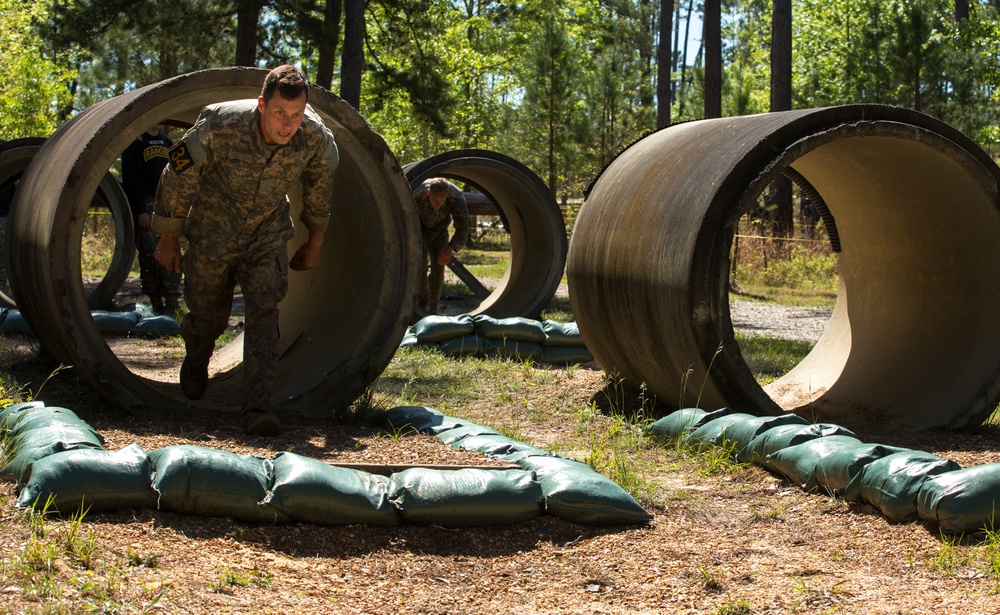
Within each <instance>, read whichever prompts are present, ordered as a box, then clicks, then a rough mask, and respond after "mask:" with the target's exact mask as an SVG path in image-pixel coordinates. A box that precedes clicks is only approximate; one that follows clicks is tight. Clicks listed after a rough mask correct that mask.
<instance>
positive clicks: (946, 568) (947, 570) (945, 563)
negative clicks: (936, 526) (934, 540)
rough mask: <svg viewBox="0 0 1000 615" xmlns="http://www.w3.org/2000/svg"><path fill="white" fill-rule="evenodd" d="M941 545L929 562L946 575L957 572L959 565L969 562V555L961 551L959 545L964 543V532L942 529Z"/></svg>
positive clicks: (932, 566)
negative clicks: (955, 532)
mask: <svg viewBox="0 0 1000 615" xmlns="http://www.w3.org/2000/svg"><path fill="white" fill-rule="evenodd" d="M940 535H941V547H940V548H939V549H938V553H937V555H936V556H935V557H932V558H930V559H929V560H928V561H927V564H928V565H929V566H930V567H931V568H933V569H935V570H937V571H939V572H941V573H943V574H946V575H953V574H955V569H956V568H958V566H960V565H963V564H966V563H968V557H967V556H964V555H962V553H960V552H959V550H958V547H960V546H961V544H962V538H963V537H964V535H963V534H946V533H945V532H944V531H941V533H940Z"/></svg>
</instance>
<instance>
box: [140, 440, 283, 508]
mask: <svg viewBox="0 0 1000 615" xmlns="http://www.w3.org/2000/svg"><path fill="white" fill-rule="evenodd" d="M149 461H150V463H151V464H152V465H153V489H155V490H156V492H157V493H158V494H159V500H158V508H159V509H160V510H169V511H171V512H175V513H181V514H185V515H200V516H202V517H232V518H233V519H236V520H239V521H249V522H252V523H281V522H287V521H288V518H287V517H285V516H284V515H282V514H280V513H279V512H278V511H277V509H275V508H272V507H265V506H263V505H262V504H261V501H262V500H263V499H264V497H265V496H266V495H267V492H268V490H269V489H270V487H271V482H272V471H271V461H270V460H268V459H264V458H263V457H258V456H256V455H237V454H236V453H231V452H229V451H221V450H216V449H211V448H206V447H202V446H194V445H190V444H179V445H176V446H168V447H166V448H160V449H156V450H153V451H150V452H149Z"/></svg>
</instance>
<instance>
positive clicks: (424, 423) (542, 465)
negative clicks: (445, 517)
mask: <svg viewBox="0 0 1000 615" xmlns="http://www.w3.org/2000/svg"><path fill="white" fill-rule="evenodd" d="M381 422H382V424H383V425H384V426H385V427H387V428H389V429H392V430H400V429H413V430H415V431H417V432H419V433H423V434H428V435H432V436H435V437H437V438H438V439H439V440H441V441H442V442H444V443H445V444H447V445H448V446H450V447H452V448H460V449H462V450H467V451H474V452H478V453H482V454H484V455H487V456H489V457H492V458H496V459H500V460H503V461H507V462H511V463H516V464H517V465H518V466H520V467H521V468H522V469H524V470H526V471H529V472H531V473H532V475H533V476H534V477H535V478H536V479H537V480H538V482H539V483H540V485H541V488H542V493H543V494H544V496H545V510H546V512H548V513H549V514H551V515H554V516H557V517H560V518H562V519H566V520H568V521H573V522H575V523H582V524H587V525H627V524H638V523H646V522H648V521H651V520H652V518H653V516H652V515H651V514H649V513H648V512H647V511H646V510H645V509H644V508H643V507H642V506H641V505H640V504H639V503H638V502H637V501H636V500H635V498H633V497H632V496H631V495H629V494H628V492H627V491H625V490H624V489H622V488H621V487H620V486H619V485H618V484H617V483H615V482H614V481H613V480H611V479H610V478H607V477H605V476H603V475H601V474H599V473H598V472H596V471H594V470H593V469H592V468H591V467H590V466H589V465H587V464H585V463H582V462H580V461H576V460H574V459H569V458H566V457H562V456H560V455H556V454H555V453H551V452H549V451H546V450H544V449H539V448H535V447H533V446H531V445H528V444H525V443H523V442H518V441H517V440H514V439H512V438H508V437H507V436H504V435H503V434H501V433H500V432H499V431H497V430H496V429H493V428H492V427H486V426H483V425H477V424H476V423H472V422H469V421H466V420H463V419H457V418H453V417H450V416H447V415H445V414H442V413H441V412H438V411H437V410H434V409H432V408H425V407H423V406H398V407H396V408H393V409H391V410H388V411H387V412H386V413H385V414H384V415H383V416H382V417H381Z"/></svg>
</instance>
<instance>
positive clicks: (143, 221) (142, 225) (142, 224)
mask: <svg viewBox="0 0 1000 615" xmlns="http://www.w3.org/2000/svg"><path fill="white" fill-rule="evenodd" d="M151 222H152V221H151V220H150V218H149V214H147V213H146V212H142V213H141V214H139V215H138V216H137V217H136V219H135V225H136V226H138V227H139V230H140V231H148V230H149V227H150V224H151Z"/></svg>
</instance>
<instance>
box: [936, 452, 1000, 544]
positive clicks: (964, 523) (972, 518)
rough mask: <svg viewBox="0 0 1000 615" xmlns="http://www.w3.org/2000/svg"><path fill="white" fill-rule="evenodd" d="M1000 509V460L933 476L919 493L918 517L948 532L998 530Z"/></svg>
mask: <svg viewBox="0 0 1000 615" xmlns="http://www.w3.org/2000/svg"><path fill="white" fill-rule="evenodd" d="M998 510H1000V463H989V464H986V465H981V466H974V467H971V468H965V469H962V470H955V471H953V472H944V473H942V474H938V475H936V476H931V477H930V478H928V479H927V480H925V481H924V482H923V484H922V485H921V486H920V492H919V493H918V494H917V516H919V517H920V518H921V519H924V520H925V521H933V522H936V523H937V524H938V525H940V526H941V529H942V530H943V531H945V532H948V533H949V534H959V533H965V532H978V531H980V530H983V529H989V530H991V531H993V530H995V529H996V527H997V525H996V524H995V520H996V518H997V516H998V514H997V511H998Z"/></svg>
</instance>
